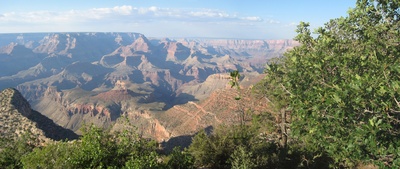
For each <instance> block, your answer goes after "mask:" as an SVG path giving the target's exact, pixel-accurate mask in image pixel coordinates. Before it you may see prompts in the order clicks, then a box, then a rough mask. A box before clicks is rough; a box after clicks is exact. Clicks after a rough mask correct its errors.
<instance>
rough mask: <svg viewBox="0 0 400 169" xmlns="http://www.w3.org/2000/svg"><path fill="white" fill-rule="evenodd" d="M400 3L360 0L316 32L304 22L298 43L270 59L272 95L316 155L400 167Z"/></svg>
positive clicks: (341, 163)
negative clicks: (288, 113) (283, 53)
mask: <svg viewBox="0 0 400 169" xmlns="http://www.w3.org/2000/svg"><path fill="white" fill-rule="evenodd" d="M399 7H400V3H399V2H398V1H386V0H359V1H357V4H356V7H355V8H354V9H351V10H350V11H349V16H347V17H342V18H337V19H332V20H330V21H329V22H328V23H326V24H325V26H324V27H322V28H318V29H317V30H316V32H315V33H316V34H317V36H312V35H311V31H310V30H309V28H308V27H309V24H308V23H301V24H300V25H299V26H298V29H297V32H298V33H299V34H298V36H297V37H296V38H295V39H296V40H298V41H299V42H300V43H301V45H300V46H298V47H295V48H294V49H293V50H291V51H289V52H287V53H286V54H285V57H284V58H282V59H281V60H279V61H277V62H272V63H270V65H269V66H268V68H267V73H268V75H267V78H266V80H265V81H264V82H265V84H266V86H268V87H269V90H270V91H271V92H269V93H268V96H267V97H271V98H272V99H271V100H274V101H275V102H277V103H280V104H282V103H283V104H282V107H285V106H286V107H287V108H288V109H289V110H291V115H292V120H293V122H292V124H291V126H290V127H291V131H292V134H293V135H292V136H293V137H294V138H295V139H298V140H302V141H304V142H303V143H302V144H304V146H306V147H308V148H309V149H312V152H315V155H316V156H315V157H311V159H314V158H317V157H320V156H321V155H323V154H326V155H328V156H329V157H331V158H332V159H333V160H334V162H333V163H332V164H333V165H334V166H335V167H340V166H341V167H353V166H355V165H357V164H358V163H360V162H364V163H371V162H374V163H376V164H377V165H379V166H381V167H394V168H398V167H400V160H398V159H400V158H399V156H400V154H399V153H398V152H399V151H400V149H399V147H400V139H399V137H400V132H399V125H400V102H399V101H398V99H399V98H400V94H399V92H398V91H399V89H400V53H399V52H400V51H399V47H400V46H399V45H400V43H399V38H400V35H399V34H400V32H399V31H398V30H399V28H400V22H399V20H400V14H399V12H398V11H399ZM314 37H315V38H314ZM272 91H276V92H272Z"/></svg>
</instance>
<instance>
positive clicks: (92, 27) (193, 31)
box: [0, 0, 356, 39]
mask: <svg viewBox="0 0 400 169" xmlns="http://www.w3.org/2000/svg"><path fill="white" fill-rule="evenodd" d="M355 3H356V1H355V0H334V1H331V0H329V1H328V0H69V1H66V0H65V1H61V0H57V1H56V0H35V1H32V0H12V1H11V0H10V1H2V2H1V6H0V33H25V32H138V33H143V34H144V35H146V36H148V37H172V38H173V37H208V38H237V39H291V38H293V37H294V36H295V35H296V33H295V29H296V25H297V24H298V23H299V22H300V21H305V22H310V24H311V27H312V28H316V27H319V26H323V24H324V23H326V22H328V21H329V19H333V18H338V17H341V16H347V11H348V9H349V8H352V7H354V6H355Z"/></svg>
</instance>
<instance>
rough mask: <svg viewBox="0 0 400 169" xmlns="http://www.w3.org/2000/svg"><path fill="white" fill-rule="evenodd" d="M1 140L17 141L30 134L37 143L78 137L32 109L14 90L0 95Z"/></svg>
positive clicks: (2, 92)
mask: <svg viewBox="0 0 400 169" xmlns="http://www.w3.org/2000/svg"><path fill="white" fill-rule="evenodd" d="M0 105H1V107H0V138H7V139H15V138H17V137H21V136H23V135H25V134H28V136H29V137H31V138H32V139H33V140H35V143H37V144H42V143H44V142H48V141H50V140H51V139H54V140H61V139H65V138H68V139H74V138H77V135H76V134H75V133H73V132H72V131H68V130H66V129H64V128H62V127H60V126H58V125H56V124H54V123H53V121H52V120H50V119H48V118H47V117H45V116H43V115H41V114H40V113H39V112H36V111H34V110H32V109H31V106H30V105H29V103H28V101H27V100H26V99H25V98H24V97H23V96H22V95H21V93H20V92H19V91H18V90H16V89H13V88H7V89H4V90H3V91H1V93H0Z"/></svg>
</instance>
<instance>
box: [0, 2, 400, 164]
mask: <svg viewBox="0 0 400 169" xmlns="http://www.w3.org/2000/svg"><path fill="white" fill-rule="evenodd" d="M399 7H400V2H398V1H389V0H359V1H357V4H356V7H355V8H354V9H351V10H350V11H349V13H348V14H349V15H348V16H347V17H342V18H337V19H332V20H330V21H329V22H328V23H326V24H325V26H324V27H321V28H318V29H317V30H316V31H315V33H316V34H317V36H316V37H314V36H312V34H311V31H310V29H309V28H308V27H309V24H308V23H300V25H299V26H298V29H297V32H298V36H297V37H296V40H297V41H299V42H300V43H301V45H300V46H298V47H295V48H294V49H293V50H290V51H288V52H287V53H285V56H284V57H282V58H279V59H275V60H271V61H270V62H269V64H268V66H267V68H266V74H267V75H266V76H265V78H264V79H263V81H262V82H260V83H259V84H257V85H255V86H254V87H253V90H254V93H255V94H256V95H257V96H262V97H263V98H264V99H265V100H266V101H268V102H269V105H271V110H268V111H267V110H266V112H265V113H264V114H259V115H254V117H253V121H252V122H251V124H250V123H243V124H242V125H237V126H222V127H216V128H215V129H214V131H213V133H211V134H207V133H206V132H205V131H201V132H199V133H198V134H197V135H196V136H195V137H194V138H193V142H192V144H191V145H190V146H189V148H188V149H185V150H183V151H181V150H179V149H174V150H173V151H172V153H170V154H169V155H162V154H161V153H159V152H158V149H157V145H156V144H155V143H154V142H152V141H148V140H145V139H143V138H140V137H138V136H137V135H135V134H134V133H131V132H122V133H114V134H113V133H109V132H106V131H101V130H99V129H98V128H93V127H89V130H88V131H87V132H86V133H85V134H84V135H83V136H82V137H81V139H80V140H79V141H74V142H71V143H67V142H57V143H54V144H50V145H46V146H44V147H37V148H34V149H33V151H32V147H30V146H26V145H25V144H17V145H18V146H17V147H13V148H11V147H9V148H6V149H2V152H9V153H1V156H0V157H1V158H0V165H2V166H6V165H8V166H12V165H14V167H27V168H31V167H32V168H41V167H43V168H46V167H50V168H51V167H54V168H58V167H60V168H76V167H78V168H107V167H108V168H121V167H126V168H195V167H210V168H266V167H269V168H327V167H337V168H341V167H355V166H357V165H362V164H374V165H376V166H379V167H381V168H384V167H388V168H399V167H400V158H399V156H400V148H399V147H400V139H399V137H400V132H399V125H400V102H399V101H398V99H399V98H400V97H399V96H400V95H399V88H400V59H399V56H400V53H399V49H400V48H399V45H400V35H399V34H400V32H399V30H400V23H399V20H400V14H399V12H400V11H399ZM234 75H235V74H234ZM234 85H236V84H234ZM234 85H233V86H234ZM237 101H240V96H238V99H237ZM232 104H235V103H232ZM274 116H275V117H276V118H275V117H274ZM275 119H278V120H275ZM266 128H268V129H269V130H270V131H269V132H270V133H277V135H278V137H277V138H275V139H269V138H268V137H264V136H263V135H260V134H259V133H261V132H262V131H264V132H265V130H266ZM14 149H17V150H18V151H14Z"/></svg>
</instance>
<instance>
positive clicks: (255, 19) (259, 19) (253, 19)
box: [240, 16, 263, 22]
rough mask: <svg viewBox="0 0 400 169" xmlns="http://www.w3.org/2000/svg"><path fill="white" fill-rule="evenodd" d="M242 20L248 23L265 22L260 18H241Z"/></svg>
mask: <svg viewBox="0 0 400 169" xmlns="http://www.w3.org/2000/svg"><path fill="white" fill-rule="evenodd" d="M240 19H242V20H247V21H256V22H259V21H263V19H261V18H260V17H258V16H249V17H241V18H240Z"/></svg>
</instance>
